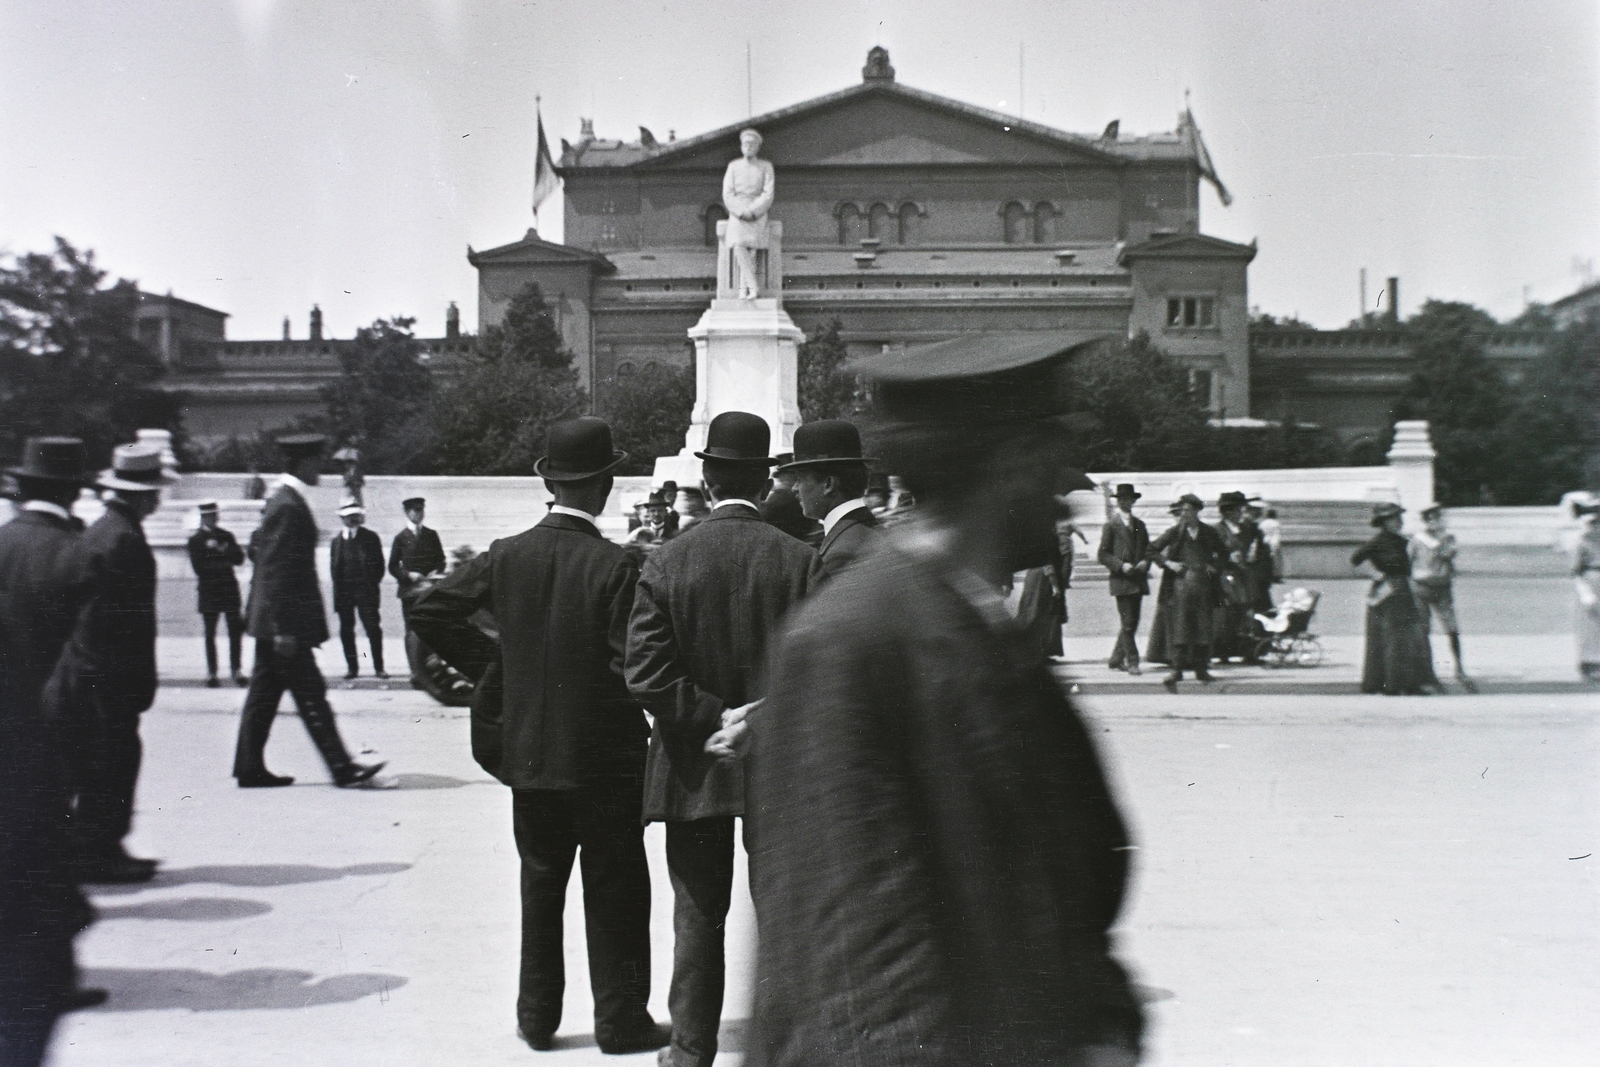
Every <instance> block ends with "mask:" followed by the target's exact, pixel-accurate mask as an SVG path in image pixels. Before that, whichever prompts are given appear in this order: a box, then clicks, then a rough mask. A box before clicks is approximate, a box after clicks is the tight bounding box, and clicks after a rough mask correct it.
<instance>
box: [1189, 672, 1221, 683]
mask: <svg viewBox="0 0 1600 1067" xmlns="http://www.w3.org/2000/svg"><path fill="white" fill-rule="evenodd" d="M1194 680H1195V681H1197V682H1205V683H1207V684H1210V683H1211V682H1214V681H1216V680H1217V678H1216V675H1214V674H1212V673H1211V672H1210V671H1208V670H1205V669H1204V668H1202V669H1200V670H1198V671H1195V672H1194Z"/></svg>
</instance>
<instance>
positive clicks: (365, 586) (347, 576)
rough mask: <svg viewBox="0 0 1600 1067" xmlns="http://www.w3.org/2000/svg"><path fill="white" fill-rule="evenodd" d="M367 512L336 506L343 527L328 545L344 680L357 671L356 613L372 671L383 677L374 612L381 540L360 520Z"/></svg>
mask: <svg viewBox="0 0 1600 1067" xmlns="http://www.w3.org/2000/svg"><path fill="white" fill-rule="evenodd" d="M366 517H367V513H366V510H365V509H364V508H362V506H361V505H360V504H356V503H350V504H346V505H344V507H342V508H340V509H339V520H340V521H341V522H343V523H344V529H342V530H340V531H339V532H338V533H337V534H335V535H334V537H333V543H332V544H330V545H329V546H328V571H329V576H330V577H331V578H332V579H333V611H334V614H335V615H338V616H339V644H340V645H342V646H343V647H344V663H345V672H344V676H345V680H347V681H348V680H349V679H351V678H354V677H355V676H356V675H358V674H360V673H361V661H360V659H359V658H358V657H357V656H356V616H357V615H358V614H359V615H360V616H361V628H362V629H364V630H366V631H367V644H368V646H369V647H371V649H372V673H373V674H374V675H375V676H376V677H379V678H387V677H389V675H388V674H386V673H385V672H384V669H383V621H382V619H381V618H380V617H379V614H378V604H379V599H380V598H379V594H378V586H379V584H380V583H381V582H382V581H383V573H384V569H383V542H382V541H380V540H378V535H377V534H375V533H373V532H372V531H371V530H369V529H367V528H366V527H365V526H363V525H361V523H362V522H363V521H364V520H365V519H366Z"/></svg>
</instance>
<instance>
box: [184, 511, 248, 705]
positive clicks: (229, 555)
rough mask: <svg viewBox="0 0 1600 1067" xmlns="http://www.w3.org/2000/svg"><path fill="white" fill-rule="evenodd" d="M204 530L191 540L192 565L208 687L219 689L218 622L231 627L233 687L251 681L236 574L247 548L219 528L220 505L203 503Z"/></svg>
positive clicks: (229, 643) (201, 524)
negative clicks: (247, 673) (243, 664)
mask: <svg viewBox="0 0 1600 1067" xmlns="http://www.w3.org/2000/svg"><path fill="white" fill-rule="evenodd" d="M199 510H200V528H199V529H198V530H196V531H195V532H194V535H193V536H192V537H190V538H189V545H188V548H189V566H190V567H192V568H194V576H195V584H196V591H197V593H198V594H199V609H200V620H201V624H202V625H203V626H204V627H205V635H206V685H207V686H209V687H210V688H212V689H215V688H217V686H219V685H220V684H222V683H221V682H219V681H218V680H217V621H218V620H219V619H225V620H226V621H227V624H228V673H229V675H230V676H231V677H232V679H233V684H234V685H237V686H246V685H249V684H250V682H249V680H248V679H247V678H245V676H244V671H243V670H242V669H241V663H240V659H241V656H240V653H241V652H242V650H243V649H242V646H243V643H244V617H243V616H242V615H240V613H239V579H238V577H237V576H236V575H235V574H234V573H233V570H234V568H235V567H237V566H239V564H241V563H243V562H244V549H242V548H240V547H239V542H238V540H237V539H235V538H234V536H233V534H232V533H230V532H229V531H227V530H224V529H223V528H222V527H221V526H219V525H218V524H217V523H218V519H219V515H218V509H217V502H216V501H215V500H205V501H202V502H201V503H200V506H199Z"/></svg>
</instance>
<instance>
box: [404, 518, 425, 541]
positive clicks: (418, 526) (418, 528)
mask: <svg viewBox="0 0 1600 1067" xmlns="http://www.w3.org/2000/svg"><path fill="white" fill-rule="evenodd" d="M406 529H408V530H410V531H411V532H412V533H414V534H416V535H417V536H419V537H420V536H421V535H422V523H420V522H412V521H411V520H410V519H407V520H406Z"/></svg>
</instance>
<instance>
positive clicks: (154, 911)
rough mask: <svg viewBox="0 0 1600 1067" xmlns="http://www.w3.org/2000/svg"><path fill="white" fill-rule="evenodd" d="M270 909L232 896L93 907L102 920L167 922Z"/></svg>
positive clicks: (239, 916)
mask: <svg viewBox="0 0 1600 1067" xmlns="http://www.w3.org/2000/svg"><path fill="white" fill-rule="evenodd" d="M271 910H272V905H271V904H264V903H262V902H261V901H259V900H238V899H235V898H231V897H184V898H183V899H182V900H151V901H146V902H144V903H142V904H103V905H101V906H100V907H98V908H96V909H95V915H96V918H98V919H99V920H100V921H101V922H109V921H110V920H113V919H165V920H168V921H170V922H190V923H216V922H227V921H228V920H229V919H251V918H254V917H255V916H257V915H265V914H267V913H268V912H269V911H271Z"/></svg>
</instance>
